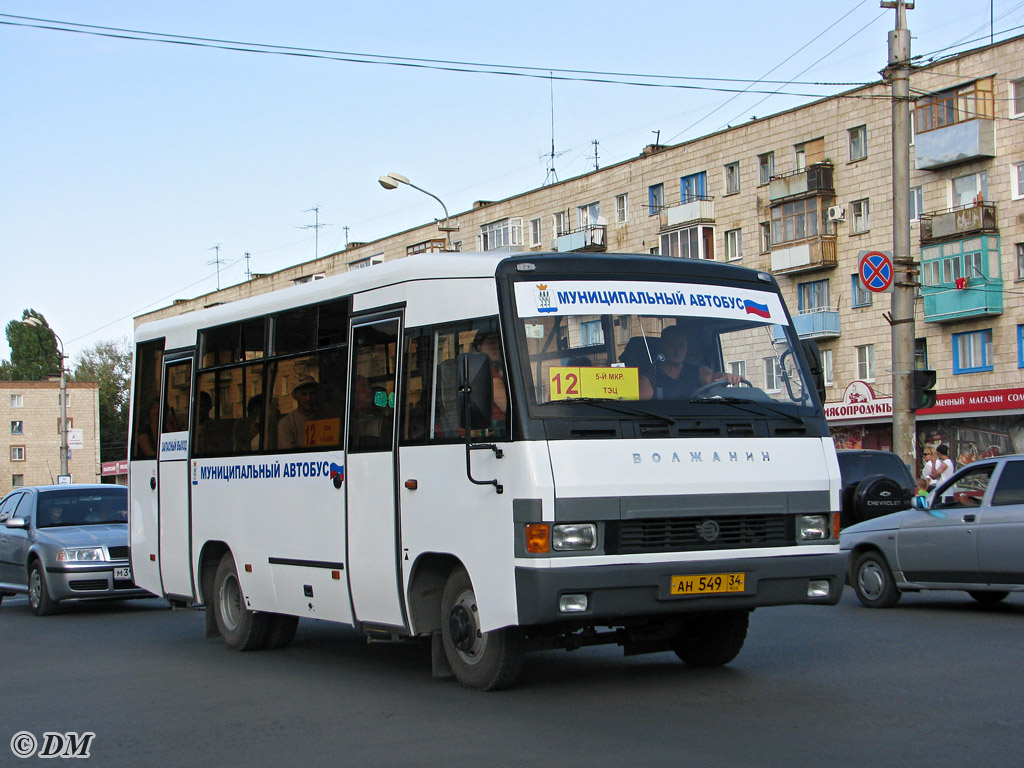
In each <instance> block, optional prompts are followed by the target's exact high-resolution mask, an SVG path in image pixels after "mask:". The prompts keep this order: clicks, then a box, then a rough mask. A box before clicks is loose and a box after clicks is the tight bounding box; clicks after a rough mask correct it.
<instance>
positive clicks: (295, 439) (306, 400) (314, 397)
mask: <svg viewBox="0 0 1024 768" xmlns="http://www.w3.org/2000/svg"><path fill="white" fill-rule="evenodd" d="M319 398H320V385H319V383H318V382H317V380H316V379H314V378H313V377H312V376H300V377H299V380H298V381H297V382H296V384H295V386H294V387H292V399H294V400H295V410H293V411H292V412H291V413H286V414H285V415H284V416H282V417H281V420H280V421H279V422H278V423H277V447H278V448H280V449H282V450H288V449H289V448H303V447H305V446H306V422H307V421H311V420H313V419H316V418H317V410H318V407H319Z"/></svg>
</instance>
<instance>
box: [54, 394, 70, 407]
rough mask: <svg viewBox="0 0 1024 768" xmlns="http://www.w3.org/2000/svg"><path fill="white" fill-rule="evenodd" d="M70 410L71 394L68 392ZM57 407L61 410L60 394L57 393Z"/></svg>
mask: <svg viewBox="0 0 1024 768" xmlns="http://www.w3.org/2000/svg"><path fill="white" fill-rule="evenodd" d="M67 395H68V408H70V407H71V393H70V392H68V393H67ZM57 407H58V408H60V392H58V393H57Z"/></svg>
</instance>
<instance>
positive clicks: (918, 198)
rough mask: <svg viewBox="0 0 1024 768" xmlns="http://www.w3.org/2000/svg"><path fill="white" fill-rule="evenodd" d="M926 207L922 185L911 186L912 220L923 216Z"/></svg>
mask: <svg viewBox="0 0 1024 768" xmlns="http://www.w3.org/2000/svg"><path fill="white" fill-rule="evenodd" d="M923 209H924V194H923V192H922V191H921V187H911V188H910V220H911V221H917V220H918V219H920V218H921V211H922V210H923Z"/></svg>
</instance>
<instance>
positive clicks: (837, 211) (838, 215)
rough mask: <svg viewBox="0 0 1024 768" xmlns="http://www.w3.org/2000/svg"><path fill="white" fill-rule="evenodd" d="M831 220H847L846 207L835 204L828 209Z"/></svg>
mask: <svg viewBox="0 0 1024 768" xmlns="http://www.w3.org/2000/svg"><path fill="white" fill-rule="evenodd" d="M828 220H829V221H846V209H845V208H843V206H841V205H833V206H830V207H829V209H828Z"/></svg>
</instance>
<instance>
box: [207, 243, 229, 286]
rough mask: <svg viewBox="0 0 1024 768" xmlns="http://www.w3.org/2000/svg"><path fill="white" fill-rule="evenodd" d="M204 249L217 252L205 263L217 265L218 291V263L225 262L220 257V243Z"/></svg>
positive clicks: (218, 284)
mask: <svg viewBox="0 0 1024 768" xmlns="http://www.w3.org/2000/svg"><path fill="white" fill-rule="evenodd" d="M206 250H208V251H216V252H217V255H216V256H214V257H213V258H212V259H210V260H209V261H208V262H206V263H207V264H216V265H217V290H218V291H219V290H220V265H221V264H224V263H225V262H224V259H222V258H221V257H220V243H217V244H216V245H215V246H213V247H212V248H207V249H206Z"/></svg>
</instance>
